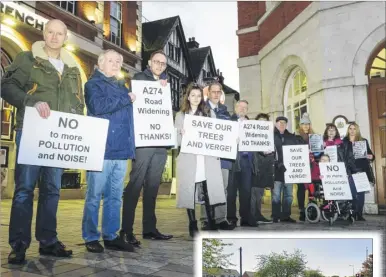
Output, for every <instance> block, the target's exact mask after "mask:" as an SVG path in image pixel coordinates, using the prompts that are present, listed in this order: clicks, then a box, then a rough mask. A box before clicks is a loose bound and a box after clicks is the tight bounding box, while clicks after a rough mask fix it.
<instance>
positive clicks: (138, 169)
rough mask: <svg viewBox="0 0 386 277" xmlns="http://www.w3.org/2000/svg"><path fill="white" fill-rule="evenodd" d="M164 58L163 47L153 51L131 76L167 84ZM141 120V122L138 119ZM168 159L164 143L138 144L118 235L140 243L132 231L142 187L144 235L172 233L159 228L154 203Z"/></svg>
mask: <svg viewBox="0 0 386 277" xmlns="http://www.w3.org/2000/svg"><path fill="white" fill-rule="evenodd" d="M166 62H167V58H166V55H165V53H164V52H163V51H156V52H153V53H152V55H151V56H150V59H149V68H147V69H146V70H145V71H143V72H140V73H137V74H135V75H134V78H133V80H142V81H154V82H158V81H159V82H161V85H162V86H166V85H167V77H166V74H165V70H166V66H167V63H166ZM138 124H140V122H138ZM166 159H167V149H166V147H140V148H136V150H135V160H134V161H133V164H132V170H131V173H130V182H129V184H128V185H127V186H126V188H125V192H124V195H123V209H122V230H121V236H124V237H125V239H126V240H127V241H128V242H129V243H130V244H132V245H134V246H139V245H140V241H139V240H137V239H136V237H135V236H134V233H133V225H134V219H135V209H136V208H137V204H138V200H139V196H140V193H141V190H142V187H143V188H144V190H143V200H142V202H143V217H142V236H143V238H144V239H155V240H169V239H171V238H172V237H173V236H172V235H165V234H162V233H160V232H159V231H158V229H157V227H156V224H157V217H156V215H155V206H156V200H157V195H158V188H159V185H160V183H161V177H162V172H163V171H164V168H165V163H166Z"/></svg>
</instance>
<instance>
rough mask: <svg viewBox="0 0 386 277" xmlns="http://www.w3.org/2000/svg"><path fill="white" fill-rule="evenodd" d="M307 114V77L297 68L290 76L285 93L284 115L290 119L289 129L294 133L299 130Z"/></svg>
mask: <svg viewBox="0 0 386 277" xmlns="http://www.w3.org/2000/svg"><path fill="white" fill-rule="evenodd" d="M307 112H308V101H307V76H306V74H305V73H304V71H303V70H302V69H301V68H299V67H297V68H295V69H294V70H292V72H291V74H290V75H289V77H288V79H287V83H286V85H285V91H284V114H285V116H286V117H287V118H288V129H289V130H290V131H292V132H295V131H296V130H298V128H299V123H300V119H301V117H302V115H303V114H304V113H307Z"/></svg>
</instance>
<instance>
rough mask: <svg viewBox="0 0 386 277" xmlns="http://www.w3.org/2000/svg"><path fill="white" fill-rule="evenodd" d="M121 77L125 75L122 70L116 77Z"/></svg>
mask: <svg viewBox="0 0 386 277" xmlns="http://www.w3.org/2000/svg"><path fill="white" fill-rule="evenodd" d="M123 77H125V75H124V74H123V72H122V71H121V72H119V74H118V78H119V79H123Z"/></svg>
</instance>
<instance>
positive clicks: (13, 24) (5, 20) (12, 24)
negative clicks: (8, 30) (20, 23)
mask: <svg viewBox="0 0 386 277" xmlns="http://www.w3.org/2000/svg"><path fill="white" fill-rule="evenodd" d="M3 22H4V23H5V24H7V25H9V26H15V25H16V22H15V20H13V19H11V18H6V19H4V20H3Z"/></svg>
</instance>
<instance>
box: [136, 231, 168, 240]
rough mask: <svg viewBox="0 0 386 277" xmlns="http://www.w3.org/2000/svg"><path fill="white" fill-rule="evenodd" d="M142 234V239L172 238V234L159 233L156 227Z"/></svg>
mask: <svg viewBox="0 0 386 277" xmlns="http://www.w3.org/2000/svg"><path fill="white" fill-rule="evenodd" d="M142 236H143V238H144V239H153V240H169V239H171V238H173V235H164V234H161V233H160V232H159V231H158V230H157V229H156V230H155V232H150V233H144V234H143V235H142Z"/></svg>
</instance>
